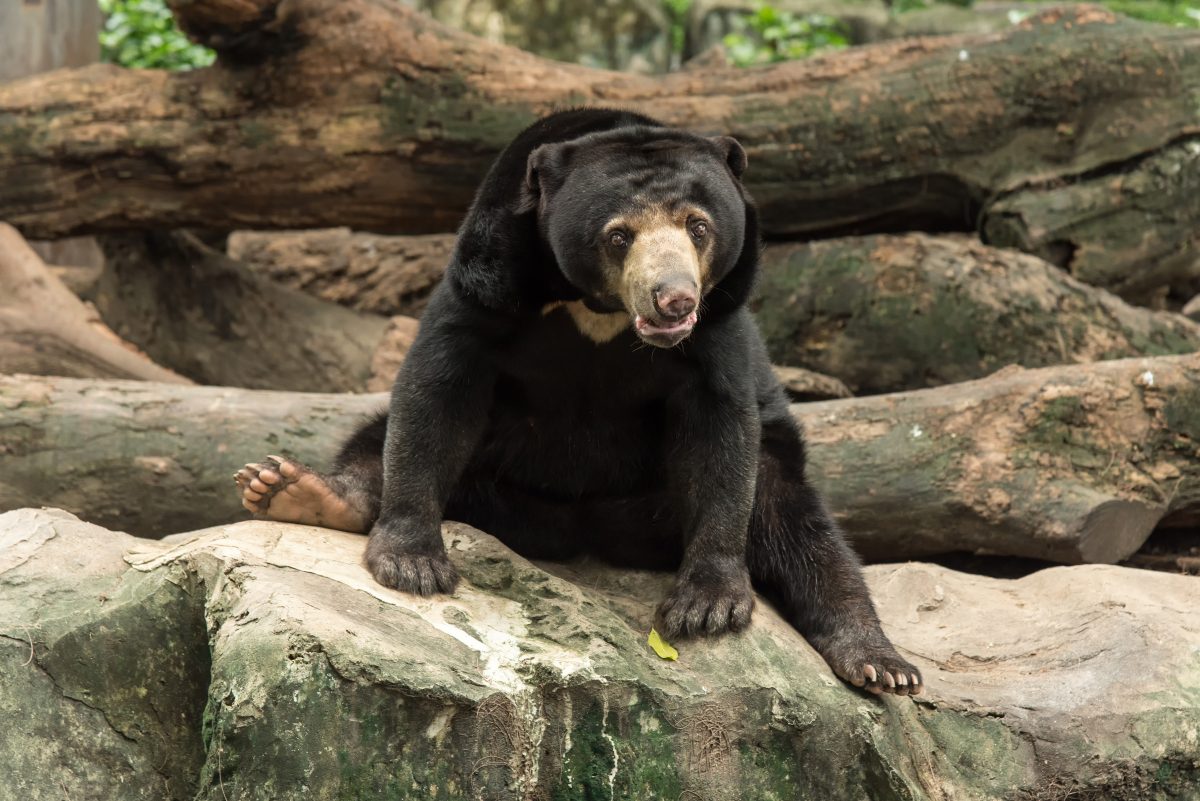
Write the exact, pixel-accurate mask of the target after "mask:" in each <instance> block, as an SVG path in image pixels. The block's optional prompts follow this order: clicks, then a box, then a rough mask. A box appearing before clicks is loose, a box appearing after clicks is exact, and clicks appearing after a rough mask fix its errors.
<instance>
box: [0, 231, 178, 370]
mask: <svg viewBox="0 0 1200 801" xmlns="http://www.w3.org/2000/svg"><path fill="white" fill-rule="evenodd" d="M0 373H32V374H35V375H60V376H74V377H77V378H137V379H143V380H147V381H165V382H170V383H184V384H186V383H188V381H187V379H186V378H184V377H183V376H181V375H176V374H175V373H173V372H171V371H170V370H167V369H165V368H163V367H160V366H159V365H157V364H155V363H153V362H152V361H150V359H148V358H146V356H145V354H142V353H140V352H138V350H137V349H136V348H135V347H134V346H133V345H130V344H129V343H128V342H123V341H121V339H120V338H119V337H117V335H116V334H114V333H113V332H112V331H111V330H110V329H109V328H108V327H106V326H105V325H104V323H102V322H100V321H99V320H98V319H97V316H96V312H95V310H94V309H91V308H89V307H88V306H86V305H85V304H84V303H83V302H82V301H80V300H79V298H77V297H75V295H73V294H72V293H71V290H70V289H68V288H67V287H66V286H65V285H64V284H63V282H62V281H60V280H59V279H58V278H57V277H55V275H54V273H52V272H51V271H50V269H49V268H48V267H47V266H46V265H45V264H43V263H42V260H41V259H39V258H38V255H37V254H36V253H34V252H33V249H32V248H30V246H29V244H28V243H26V242H25V240H24V239H22V238H21V235H20V234H19V233H17V231H16V229H14V228H12V227H11V226H9V225H5V224H3V223H0Z"/></svg>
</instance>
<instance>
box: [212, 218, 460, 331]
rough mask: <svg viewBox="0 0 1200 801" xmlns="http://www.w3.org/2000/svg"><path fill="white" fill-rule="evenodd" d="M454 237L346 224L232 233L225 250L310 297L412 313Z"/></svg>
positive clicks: (436, 277) (434, 281) (423, 299)
mask: <svg viewBox="0 0 1200 801" xmlns="http://www.w3.org/2000/svg"><path fill="white" fill-rule="evenodd" d="M454 239H455V237H454V235H453V234H433V235H429V236H381V235H376V234H368V233H360V232H352V231H351V230H350V229H349V228H331V229H325V230H317V231H270V232H268V231H236V232H234V233H232V234H230V236H229V242H228V245H227V252H228V253H229V256H230V258H232V259H234V260H236V261H239V262H241V263H243V264H245V265H246V266H247V267H249V268H250V269H251V270H252V271H254V272H255V273H257V274H259V275H263V276H266V277H268V278H270V279H271V280H273V281H276V282H277V283H280V284H283V285H284V286H288V287H292V288H293V289H300V290H303V291H305V292H307V293H309V294H310V295H314V296H316V297H319V298H324V299H325V300H329V301H333V302H334V303H340V304H341V305H343V306H349V307H350V308H353V309H358V310H359V311H366V312H373V313H375V314H386V315H389V316H390V315H396V314H403V315H408V316H412V317H416V316H419V315H420V314H421V312H422V311H423V310H424V309H425V304H426V303H427V302H428V301H429V294H430V293H431V292H432V291H433V288H434V287H435V286H437V283H438V281H440V280H441V278H442V273H444V272H445V271H446V265H447V264H448V263H449V262H450V253H451V251H453V249H454Z"/></svg>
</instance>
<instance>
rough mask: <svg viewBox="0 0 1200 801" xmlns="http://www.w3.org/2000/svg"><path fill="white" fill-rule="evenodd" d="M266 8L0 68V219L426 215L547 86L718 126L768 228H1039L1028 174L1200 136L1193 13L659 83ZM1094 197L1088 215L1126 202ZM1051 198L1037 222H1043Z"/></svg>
mask: <svg viewBox="0 0 1200 801" xmlns="http://www.w3.org/2000/svg"><path fill="white" fill-rule="evenodd" d="M211 5H212V2H211V0H196V2H193V3H189V4H188V5H187V6H186V8H187V9H189V13H193V14H199V13H200V10H201V9H204V8H207V7H209V6H211ZM179 7H180V8H181V9H183V8H184V6H183V5H182V4H180V6H179ZM277 12H278V13H277V14H276V15H275V16H274V17H272V22H271V25H270V26H265V27H264V28H262V29H261V31H260V34H261V35H259V36H253V37H248V36H246V35H245V33H246V32H245V31H244V30H242V29H241V28H238V29H237V30H238V31H239V42H240V44H239V45H238V47H237V48H236V49H234V50H228V51H226V52H225V53H224V62H223V63H224V64H225V65H226V66H222V67H218V68H215V69H210V70H202V71H197V72H192V73H186V74H176V75H167V74H155V73H151V74H146V73H143V72H138V73H131V72H125V71H121V70H118V69H115V68H111V67H91V68H86V69H83V70H76V71H67V72H59V73H55V74H52V75H48V76H41V77H35V78H29V79H26V80H22V81H18V82H16V83H13V84H11V85H7V86H4V87H2V88H0V130H3V131H4V134H3V137H2V138H0V173H2V174H4V175H6V176H7V177H8V180H7V181H6V182H5V184H4V186H3V187H0V218H7V219H9V220H11V221H13V222H14V224H16V225H18V226H19V227H21V228H22V229H23V230H25V231H26V232H27V233H29V234H31V235H38V236H58V235H63V234H67V233H71V232H76V231H91V230H98V229H113V228H130V227H145V226H147V225H155V226H178V225H198V226H208V227H215V228H223V229H226V230H232V229H237V228H249V227H282V228H303V227H319V226H329V225H351V226H353V227H355V228H358V229H373V230H382V231H396V232H431V231H446V230H451V229H452V228H453V227H454V226H455V224H456V223H457V221H458V219H459V217H460V215H461V214H462V212H463V210H464V209H465V208H466V206H467V204H468V202H469V201H470V199H471V197H472V194H473V192H474V190H475V187H476V186H477V184H478V181H479V179H480V177H481V176H482V175H483V172H484V171H485V169H486V167H487V165H488V164H489V163H490V161H491V159H492V158H493V157H494V156H495V155H496V153H497V152H498V151H499V150H500V148H502V147H503V146H504V145H505V144H506V143H507V142H508V140H509V139H510V138H511V137H512V136H513V134H514V133H516V131H517V130H519V129H520V128H521V127H522V126H524V125H526V124H528V123H529V122H531V121H532V120H533V119H534V118H535V117H536V116H537V115H538V114H541V113H544V112H546V111H549V110H551V109H552V108H555V107H560V106H564V105H577V104H587V103H602V104H606V105H610V106H620V107H625V108H632V109H637V110H642V111H646V112H649V113H652V114H654V115H655V116H658V117H660V118H662V119H663V120H665V121H667V122H669V123H673V124H678V125H682V126H686V127H689V128H693V129H696V130H699V131H703V132H710V133H723V134H733V135H735V136H737V137H738V138H739V139H740V140H742V141H743V142H744V144H745V145H746V147H747V150H748V152H749V154H750V163H751V165H752V167H751V169H750V171H749V173H748V180H749V184H750V187H751V189H752V190H753V192H754V194H755V196H756V198H757V199H758V201H759V203H760V204H761V207H762V210H763V220H764V225H765V230H766V231H767V232H768V233H769V234H771V235H792V236H806V237H815V236H828V235H832V234H836V233H838V232H848V231H880V230H896V229H912V228H923V229H931V228H934V229H957V230H974V229H975V228H976V227H977V226H982V227H983V229H984V230H987V231H991V230H998V229H995V226H993V225H991V219H992V217H993V216H994V212H993V210H994V209H1000V210H1001V211H1002V212H1003V214H1005V215H1009V212H1008V211H1007V209H1008V208H1009V207H1010V206H1011V205H1012V204H1013V203H1018V204H1019V205H1020V206H1021V208H1022V215H1023V216H1022V219H1021V222H1022V226H1023V228H1024V229H1026V230H1028V231H1031V232H1036V231H1040V230H1041V229H1042V226H1043V223H1042V221H1041V220H1040V219H1038V218H1037V213H1036V204H1034V203H1031V202H1029V201H1028V200H1023V199H1027V198H1029V197H1030V196H1031V193H1039V192H1042V191H1045V192H1051V193H1052V191H1055V190H1060V188H1061V186H1062V185H1064V184H1071V183H1074V182H1077V181H1080V180H1083V181H1085V182H1087V181H1090V180H1092V179H1094V178H1096V177H1099V176H1110V177H1111V178H1113V179H1115V178H1118V177H1120V176H1122V175H1124V174H1126V173H1130V175H1134V174H1135V173H1137V171H1138V170H1139V169H1141V168H1142V167H1143V165H1145V164H1147V163H1149V162H1150V161H1153V160H1155V159H1167V160H1173V163H1176V164H1178V163H1179V162H1178V159H1175V155H1174V154H1175V153H1176V150H1177V149H1178V148H1180V147H1183V148H1185V149H1186V148H1187V147H1188V146H1189V144H1190V142H1191V140H1192V139H1194V138H1195V137H1197V136H1198V135H1200V117H1198V115H1197V111H1196V97H1197V94H1198V93H1200V32H1197V31H1193V30H1186V29H1170V28H1165V27H1160V26H1156V25H1149V24H1144V23H1138V22H1134V21H1130V20H1126V19H1121V18H1118V17H1116V16H1114V15H1112V14H1111V13H1109V12H1107V11H1103V10H1100V9H1096V8H1089V7H1083V8H1081V9H1076V10H1071V11H1052V12H1046V13H1044V14H1042V15H1039V16H1038V17H1036V18H1031V19H1028V20H1025V21H1024V22H1022V23H1021V24H1020V25H1017V26H1015V27H1014V28H1013V30H1012V31H1011V32H1005V33H1002V34H993V35H985V36H979V37H963V38H945V39H923V40H902V41H898V42H890V43H884V44H881V45H875V46H870V47H865V48H860V49H854V50H850V51H845V52H841V53H836V54H831V55H828V56H824V57H819V58H815V59H812V60H808V61H801V62H793V63H788V64H782V65H778V66H772V67H768V68H764V69H755V70H736V69H711V70H694V71H688V72H686V73H679V74H671V75H667V76H663V77H660V78H650V77H639V76H632V75H623V74H615V73H610V72H603V71H596V70H590V69H587V68H584V67H578V66H573V65H567V64H560V63H554V62H549V61H546V60H543V59H539V58H537V57H535V56H531V55H528V54H524V53H520V52H518V51H515V50H511V49H506V48H502V47H500V46H498V45H490V44H487V43H484V42H482V41H480V40H477V39H473V38H471V37H469V36H467V35H465V34H459V33H455V32H452V31H450V30H448V29H445V28H443V27H441V26H440V25H438V24H437V23H434V22H433V21H431V20H428V19H426V18H423V17H421V16H420V15H418V14H416V13H414V12H412V11H411V10H409V9H406V8H404V7H402V6H400V5H399V4H396V3H386V2H384V0H337V2H334V1H333V0H289V2H287V3H283V4H281V5H279V6H278V9H277ZM239 24H240V23H239ZM1184 183H1186V182H1184ZM1184 183H1180V182H1170V181H1167V182H1163V183H1162V186H1164V187H1166V188H1167V190H1168V191H1174V189H1175V188H1178V189H1179V190H1180V191H1183V190H1184V189H1186V186H1185V185H1184ZM1093 202H1094V204H1095V205H1093V206H1091V207H1090V208H1091V211H1090V214H1091V218H1093V219H1099V218H1100V217H1101V216H1102V215H1103V214H1104V213H1105V210H1106V209H1107V210H1110V211H1112V212H1113V213H1119V212H1121V211H1122V210H1123V209H1124V208H1125V207H1126V204H1127V203H1128V198H1126V197H1125V196H1124V194H1123V193H1120V192H1114V193H1110V194H1106V195H1097V197H1095V198H1094V199H1093ZM1106 204H1107V205H1106ZM1179 205H1180V211H1179V213H1180V214H1181V215H1184V216H1186V215H1189V214H1192V212H1191V211H1188V209H1192V208H1194V207H1193V206H1191V204H1190V203H1188V202H1187V200H1186V199H1184V198H1181V199H1180V204H1179ZM1050 212H1053V213H1052V216H1051V217H1050V218H1049V219H1047V220H1046V221H1045V223H1046V225H1045V227H1046V230H1047V231H1050V230H1053V229H1054V226H1055V225H1057V224H1059V223H1058V222H1056V221H1058V220H1059V219H1060V217H1061V212H1059V211H1058V210H1057V209H1052V210H1050V211H1048V212H1047V213H1050ZM1007 218H1008V217H1007V216H1006V219H1007ZM1192 219H1193V224H1192V228H1193V229H1194V228H1195V223H1194V217H1193V218H1192ZM1185 223H1186V220H1183V221H1176V222H1173V223H1172V226H1173V227H1174V228H1175V229H1177V230H1176V232H1175V233H1169V232H1168V233H1167V234H1164V235H1163V236H1161V237H1148V238H1146V240H1145V241H1144V242H1142V243H1141V244H1140V245H1135V244H1132V243H1130V244H1129V246H1128V247H1122V248H1120V249H1118V250H1116V251H1115V252H1113V253H1112V254H1111V256H1109V257H1107V258H1109V260H1110V262H1111V264H1109V265H1108V266H1106V267H1104V268H1103V271H1104V272H1105V273H1106V274H1114V275H1132V274H1134V273H1138V272H1141V271H1144V270H1147V269H1149V268H1150V267H1151V266H1152V265H1155V264H1158V263H1160V262H1162V261H1163V260H1176V259H1185V260H1186V256H1185V255H1184V252H1183V251H1182V250H1181V248H1185V246H1184V245H1183V244H1181V242H1182V241H1183V240H1184V239H1186V237H1185V236H1183V235H1182V234H1180V233H1179V231H1182V230H1185V229H1186V225H1185ZM1110 233H1111V232H1108V231H1105V230H1096V229H1093V233H1092V234H1091V236H1096V237H1107V236H1109V235H1110ZM996 235H997V236H1000V234H999V233H997V234H996ZM1055 236H1057V235H1055ZM1079 236H1080V237H1082V238H1086V236H1085V233H1084V232H1083V229H1080V231H1079ZM1031 237H1032V238H1031V239H1030V241H1029V242H1028V244H1027V246H1028V247H1032V248H1041V244H1039V241H1040V240H1039V239H1038V237H1037V236H1034V235H1033V234H1031ZM1107 241H1108V240H1107V239H1103V240H1102V241H1101V242H1099V243H1096V244H1095V245H1094V247H1093V243H1092V241H1091V240H1088V241H1086V242H1085V241H1082V240H1080V241H1078V242H1076V243H1075V244H1076V245H1077V247H1076V248H1075V251H1073V252H1080V253H1082V252H1087V253H1089V254H1091V253H1092V252H1093V250H1094V252H1095V255H1094V257H1092V256H1090V255H1089V258H1090V259H1092V261H1093V262H1094V264H1093V267H1095V268H1096V269H1100V266H1099V264H1100V262H1101V261H1103V260H1104V259H1105V258H1106V257H1105V253H1106V252H1107V251H1105V250H1104V248H1105V247H1106V245H1104V244H1103V243H1104V242H1107ZM1064 252H1065V251H1064ZM1060 260H1061V259H1060ZM1068 261H1069V259H1068ZM1068 266H1069V265H1068ZM1089 269H1091V268H1089Z"/></svg>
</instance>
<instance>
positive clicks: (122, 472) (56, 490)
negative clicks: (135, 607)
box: [0, 354, 1200, 563]
mask: <svg viewBox="0 0 1200 801" xmlns="http://www.w3.org/2000/svg"><path fill="white" fill-rule="evenodd" d="M385 404H386V400H385V396H383V395H364V396H342V395H309V394H298V393H282V392H260V391H251V390H235V389H227V388H212V387H171V386H166V385H155V384H148V383H122V382H87V381H78V380H70V379H35V378H25V379H16V378H6V379H0V409H3V410H4V414H3V415H0V454H3V457H2V458H3V469H2V470H0V509H10V508H15V507H18V506H30V505H33V506H36V505H58V506H61V507H64V508H67V509H70V510H71V511H74V512H76V513H78V514H81V515H83V516H84V517H86V518H88V519H90V520H93V521H95V522H97V523H101V524H103V525H106V526H110V527H115V528H121V529H123V530H126V531H131V532H133V533H138V534H145V535H161V534H163V533H166V532H171V531H182V530H186V529H189V528H197V527H201V526H205V525H212V524H216V523H222V522H228V521H230V520H236V519H239V518H240V517H241V516H242V515H243V514H244V512H243V511H242V510H241V508H240V506H239V503H238V500H237V497H236V493H235V492H234V488H233V483H232V481H231V479H230V477H231V476H232V474H233V472H234V470H235V469H236V468H237V467H238V466H240V465H241V464H242V463H243V462H245V461H247V460H248V459H252V458H257V457H260V456H262V455H264V454H267V453H278V452H280V451H284V452H285V453H288V454H290V455H292V456H293V457H295V458H297V459H299V460H301V461H303V462H307V463H310V464H312V465H314V466H317V467H320V466H322V465H324V464H327V463H328V461H329V460H330V458H331V457H332V454H333V453H334V451H335V449H336V448H337V446H338V443H339V440H340V439H341V438H342V437H344V436H346V435H347V434H348V433H349V432H350V431H351V430H352V428H353V426H355V425H356V424H357V423H358V422H359V421H360V420H361V419H362V418H363V417H364V416H365V415H368V414H371V413H374V412H376V411H378V410H379V409H381V408H384V406H385ZM793 409H794V411H795V414H796V415H797V417H798V418H799V419H800V420H801V421H802V422H803V423H804V424H805V425H806V427H807V428H808V431H809V439H810V442H811V448H810V455H811V460H812V462H813V467H812V474H813V477H814V480H815V481H816V483H817V484H818V486H820V487H821V489H822V490H823V491H824V493H825V495H826V497H827V499H828V501H829V506H830V507H831V509H832V510H833V511H834V514H835V515H836V516H837V517H838V518H839V519H840V520H841V521H842V522H843V524H844V526H845V528H846V530H847V532H848V533H849V535H850V537H851V538H852V539H853V541H854V542H855V544H856V546H857V547H858V549H859V550H860V552H861V553H863V554H864V555H865V556H866V557H867V558H869V559H873V560H880V559H888V560H890V559H905V558H911V557H915V556H922V555H928V554H937V553H944V552H951V551H972V552H977V553H997V554H1008V555H1014V556H1024V557H1031V558H1037V559H1048V560H1054V561H1059V562H1068V563H1073V562H1116V561H1119V560H1121V559H1123V558H1125V557H1127V556H1129V555H1130V554H1131V553H1133V552H1134V551H1136V550H1137V549H1138V547H1140V546H1141V544H1142V543H1143V542H1144V541H1145V539H1146V537H1147V536H1149V534H1150V532H1151V531H1152V530H1153V529H1154V527H1155V526H1156V525H1157V524H1158V523H1159V521H1160V520H1161V519H1163V518H1164V516H1166V515H1170V514H1175V513H1178V514H1187V513H1188V512H1189V511H1194V510H1195V509H1196V508H1198V507H1200V354H1194V355H1189V356H1164V357H1158V358H1153V359H1126V360H1120V361H1111V362H1101V363H1097V364H1088V365H1075V366H1069V367H1055V368H1043V369H1040V370H1020V369H1012V370H1008V371H1004V372H1002V373H1000V374H998V375H995V376H992V377H990V378H987V379H983V380H980V381H974V382H969V383H965V384H958V385H954V386H952V387H946V388H942V389H939V390H936V391H934V390H921V391H917V392H910V393H902V394H895V395H882V396H876V397H869V398H856V399H850V400H838V401H824V402H820V403H812V404H803V405H797V406H795V407H793ZM131 499H135V500H136V502H134V500H131Z"/></svg>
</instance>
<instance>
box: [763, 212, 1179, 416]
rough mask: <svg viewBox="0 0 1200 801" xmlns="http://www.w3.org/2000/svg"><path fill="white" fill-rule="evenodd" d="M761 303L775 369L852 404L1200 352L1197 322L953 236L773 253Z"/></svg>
mask: <svg viewBox="0 0 1200 801" xmlns="http://www.w3.org/2000/svg"><path fill="white" fill-rule="evenodd" d="M752 307H753V308H754V310H755V313H756V316H757V318H758V322H759V326H760V328H761V330H762V332H763V336H764V338H765V339H766V341H767V348H768V350H769V351H770V354H771V358H772V360H773V361H776V362H779V363H781V364H789V365H802V366H805V367H809V368H812V369H814V370H818V371H820V372H823V373H828V374H829V375H833V376H836V377H838V378H840V379H842V380H843V381H845V382H846V384H847V385H848V386H849V387H850V389H851V390H852V391H854V392H855V394H874V393H879V392H892V391H898V390H907V389H918V388H921V387H928V386H937V385H941V384H952V383H955V382H958V381H967V380H970V379H973V378H980V377H982V376H985V375H987V374H989V373H992V372H994V371H995V370H998V369H999V368H1001V367H1004V366H1005V365H1008V364H1019V365H1022V366H1024V367H1045V366H1049V365H1055V364H1070V363H1073V362H1091V361H1099V360H1104V359H1117V358H1123V357H1127V356H1160V355H1167V354H1174V353H1190V352H1192V351H1196V350H1200V325H1198V324H1196V323H1195V322H1193V321H1192V320H1189V319H1187V318H1186V317H1184V316H1182V315H1179V314H1174V313H1172V312H1155V311H1151V310H1149V309H1142V308H1137V307H1134V306H1130V305H1128V304H1127V303H1125V302H1124V301H1122V300H1120V299H1119V298H1116V297H1114V296H1112V295H1110V294H1109V293H1107V292H1105V291H1104V290H1101V289H1096V288H1095V287H1091V286H1087V285H1086V284H1082V283H1080V282H1079V281H1076V280H1074V279H1073V278H1071V277H1070V276H1068V275H1066V274H1065V273H1063V272H1062V271H1061V270H1059V269H1057V268H1055V267H1052V266H1051V265H1049V264H1047V263H1045V262H1044V261H1042V260H1040V259H1037V258H1035V257H1033V256H1028V255H1025V254H1022V253H1019V252H1017V251H1012V250H999V249H996V248H991V247H987V246H986V245H982V244H980V243H979V242H978V241H975V240H972V239H968V238H966V237H958V236H941V237H932V236H925V235H922V234H910V235H907V236H889V235H880V236H869V237H856V238H846V239H836V240H828V241H823V242H814V243H810V244H795V245H772V246H769V247H768V248H767V249H766V251H765V255H764V258H763V272H762V277H761V278H760V280H759V282H758V285H757V287H756V289H755V297H754V299H753V301H752Z"/></svg>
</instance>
